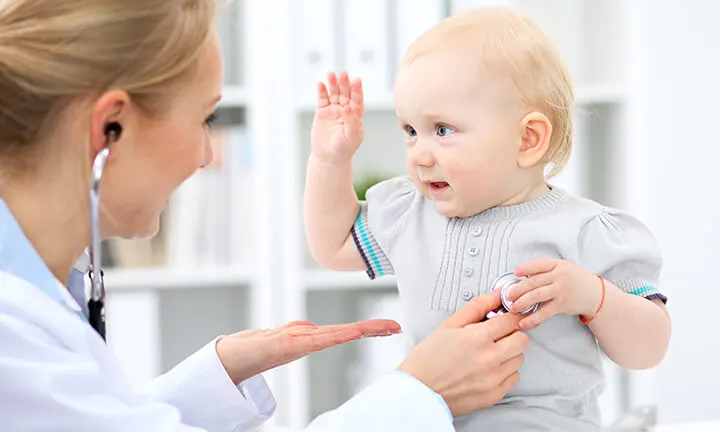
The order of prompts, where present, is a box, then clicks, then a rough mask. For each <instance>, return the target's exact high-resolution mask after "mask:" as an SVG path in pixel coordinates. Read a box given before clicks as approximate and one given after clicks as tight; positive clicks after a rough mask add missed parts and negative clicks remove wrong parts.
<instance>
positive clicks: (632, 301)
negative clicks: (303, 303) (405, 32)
mask: <svg viewBox="0 0 720 432" xmlns="http://www.w3.org/2000/svg"><path fill="white" fill-rule="evenodd" d="M394 97H395V105H396V110H397V117H398V120H399V122H400V126H401V127H402V129H403V130H404V132H405V137H406V143H405V145H406V154H407V157H406V159H407V169H408V174H409V175H408V176H404V177H399V178H393V179H391V180H387V181H384V182H382V183H379V184H377V185H375V186H374V187H372V188H371V189H370V190H369V191H368V192H367V200H366V201H365V202H362V203H358V201H357V198H356V196H355V194H354V191H353V184H352V168H351V166H352V156H353V154H354V152H355V151H356V149H357V148H358V147H359V145H360V143H361V141H362V139H363V126H362V115H363V93H362V84H361V82H360V80H359V79H355V80H353V81H352V82H350V80H349V78H348V76H347V74H345V73H342V74H340V75H339V77H337V76H335V74H332V73H331V74H329V76H328V84H327V86H326V85H325V84H324V83H320V84H319V86H318V107H317V111H316V114H315V119H314V124H313V129H312V152H311V155H310V158H309V161H308V171H307V182H306V192H305V202H304V206H305V223H306V231H307V236H308V242H309V246H310V250H311V252H312V254H313V256H314V258H315V259H316V260H317V261H318V262H319V263H320V264H321V265H323V266H325V267H328V268H331V269H335V270H366V271H367V273H368V275H369V276H370V277H371V278H375V277H379V276H383V275H389V274H394V275H395V276H396V278H397V283H398V289H399V292H400V297H401V300H402V304H403V308H404V313H405V317H406V319H407V323H406V327H407V328H408V330H409V331H407V333H408V334H409V335H410V337H411V338H412V340H413V342H414V343H417V342H419V341H420V340H422V339H423V338H424V337H426V336H427V335H428V334H429V333H430V332H432V331H433V330H434V329H435V328H436V327H437V326H438V325H439V324H440V323H442V322H443V321H444V320H445V319H446V318H448V317H449V316H450V315H451V314H452V313H454V312H455V311H456V310H458V308H460V307H461V306H462V305H463V304H464V303H466V302H467V301H469V300H471V299H472V298H473V297H474V296H478V295H482V294H485V293H487V292H489V291H490V290H492V289H493V287H492V283H493V281H494V280H495V279H496V278H497V277H498V276H500V275H503V274H505V273H508V272H511V273H514V275H515V276H517V277H520V281H519V282H518V283H516V284H515V285H513V286H512V288H510V290H509V291H508V298H509V300H510V301H513V302H514V303H513V305H512V308H511V312H515V313H517V312H520V311H522V310H524V309H525V308H528V307H529V306H532V305H534V304H536V303H539V304H540V307H539V308H538V309H537V310H536V311H533V312H531V313H529V314H527V315H524V318H523V319H522V321H521V322H520V327H521V329H522V330H523V331H527V333H528V335H529V337H530V340H531V342H530V346H529V347H528V349H527V351H526V353H525V363H524V365H523V367H522V369H521V371H520V381H519V383H518V384H517V386H516V387H515V388H514V389H512V390H511V391H510V393H509V394H508V395H507V396H506V397H505V398H504V399H503V400H502V401H501V402H500V403H499V404H497V405H496V406H494V407H492V408H489V409H486V410H482V411H477V412H474V413H472V414H469V415H465V416H461V417H457V418H456V419H455V425H456V428H457V430H459V431H497V430H508V431H520V430H532V431H553V432H557V431H573V432H583V431H597V430H599V429H600V424H601V422H600V414H599V408H598V404H597V399H598V396H599V395H600V394H601V392H602V390H603V386H604V384H603V382H604V381H603V369H602V363H601V352H600V349H602V350H603V351H604V352H605V353H606V354H607V355H608V356H609V357H610V358H611V359H612V360H613V361H615V362H616V363H617V364H619V365H621V366H623V367H627V368H632V369H643V368H649V367H652V366H655V365H657V364H658V363H659V362H660V361H661V359H662V358H663V357H664V355H665V352H666V350H667V346H668V343H669V338H670V319H669V315H668V312H667V310H666V308H665V301H666V298H665V296H664V295H663V294H662V293H661V292H660V291H659V289H658V276H659V272H660V268H661V256H660V252H659V250H658V246H657V245H656V242H655V240H654V238H653V236H652V234H651V233H650V232H649V231H648V229H647V228H646V227H645V226H644V225H643V224H642V223H641V222H639V221H638V220H637V219H635V218H634V217H632V216H631V215H629V214H627V213H626V212H623V211H620V210H617V209H613V208H608V207H605V206H603V205H601V204H598V203H596V202H593V201H590V200H587V199H584V198H580V197H576V196H573V195H571V194H569V193H567V192H566V191H564V190H562V189H560V188H557V187H554V186H553V185H552V184H551V183H549V180H548V179H549V178H551V177H552V175H554V174H556V173H557V172H559V171H560V170H561V169H562V167H563V165H564V164H565V163H566V161H567V159H568V157H569V155H570V150H571V143H572V107H573V89H572V86H571V83H570V79H569V77H568V73H567V71H566V68H565V66H564V65H563V62H562V61H561V59H560V57H559V55H558V54H557V52H556V51H555V49H554V47H553V46H552V44H551V43H550V42H549V40H548V38H547V37H546V36H545V35H544V34H543V33H542V32H541V31H540V30H539V29H538V28H537V27H536V26H535V25H534V24H533V23H532V22H531V21H529V20H528V19H527V18H526V17H524V16H522V15H520V14H518V13H516V12H513V11H510V10H506V9H501V8H481V9H476V10H472V11H469V12H466V13H462V14H458V15H455V16H452V17H450V18H448V19H446V20H444V21H442V22H441V23H439V24H438V25H436V26H435V27H433V28H431V29H430V30H428V31H427V32H426V33H425V34H423V35H422V36H420V37H419V38H418V39H417V40H416V41H415V42H414V43H413V44H412V46H411V47H410V48H409V49H408V50H407V52H406V53H405V56H404V58H403V61H402V64H401V66H400V68H399V71H398V74H397V79H396V84H395V88H394ZM387 145H396V144H394V143H388V144H387Z"/></svg>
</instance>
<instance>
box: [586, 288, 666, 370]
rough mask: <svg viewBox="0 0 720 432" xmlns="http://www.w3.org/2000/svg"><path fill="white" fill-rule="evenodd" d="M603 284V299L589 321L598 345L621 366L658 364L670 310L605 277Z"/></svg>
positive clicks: (638, 366)
mask: <svg viewBox="0 0 720 432" xmlns="http://www.w3.org/2000/svg"><path fill="white" fill-rule="evenodd" d="M605 287H606V294H605V303H604V305H603V307H602V309H601V311H600V312H599V313H598V314H597V316H596V317H595V319H593V320H592V321H591V322H590V323H589V324H588V325H589V326H590V330H592V332H593V333H594V334H595V337H596V338H597V340H598V343H599V344H600V347H601V348H602V349H603V351H605V354H607V356H608V357H610V359H612V360H613V361H614V362H615V363H617V364H619V365H620V366H623V367H626V368H630V369H647V368H651V367H653V366H657V365H658V364H659V363H660V361H661V360H662V359H663V357H665V353H666V352H667V349H668V344H669V343H670V314H669V313H668V311H667V308H666V307H665V304H664V303H663V301H662V300H660V299H652V300H648V299H646V298H644V297H642V296H639V295H636V294H629V293H627V292H625V291H623V290H621V289H619V288H618V287H616V286H615V285H614V284H612V283H610V282H608V281H605Z"/></svg>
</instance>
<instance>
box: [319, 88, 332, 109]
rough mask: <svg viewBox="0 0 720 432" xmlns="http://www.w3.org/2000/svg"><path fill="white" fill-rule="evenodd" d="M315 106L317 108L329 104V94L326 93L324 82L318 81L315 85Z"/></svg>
mask: <svg viewBox="0 0 720 432" xmlns="http://www.w3.org/2000/svg"><path fill="white" fill-rule="evenodd" d="M317 99H318V102H317V106H318V108H325V107H326V106H328V105H330V96H329V95H328V89H327V87H325V83H324V82H322V81H321V82H319V83H318V86H317Z"/></svg>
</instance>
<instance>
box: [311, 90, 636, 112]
mask: <svg viewBox="0 0 720 432" xmlns="http://www.w3.org/2000/svg"><path fill="white" fill-rule="evenodd" d="M625 98H626V92H625V90H624V88H623V87H621V86H619V85H614V84H586V85H581V86H577V87H576V88H575V104H576V105H579V106H588V105H599V104H612V103H622V102H624V101H625ZM298 110H300V111H301V112H312V111H314V110H315V102H314V101H303V102H301V103H299V105H298ZM365 111H380V112H385V111H387V112H394V111H395V102H394V101H393V98H392V93H388V95H387V98H385V99H382V100H376V101H374V102H366V103H365Z"/></svg>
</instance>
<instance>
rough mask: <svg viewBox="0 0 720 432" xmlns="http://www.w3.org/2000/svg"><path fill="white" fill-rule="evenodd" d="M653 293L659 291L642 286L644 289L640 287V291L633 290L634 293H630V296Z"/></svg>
mask: <svg viewBox="0 0 720 432" xmlns="http://www.w3.org/2000/svg"><path fill="white" fill-rule="evenodd" d="M652 291H657V290H656V289H655V288H653V287H651V286H649V285H645V286H642V287H640V288H638V289H634V290H632V291H629V292H628V294H632V295H643V294H646V293H649V292H652Z"/></svg>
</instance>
